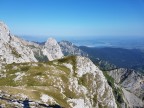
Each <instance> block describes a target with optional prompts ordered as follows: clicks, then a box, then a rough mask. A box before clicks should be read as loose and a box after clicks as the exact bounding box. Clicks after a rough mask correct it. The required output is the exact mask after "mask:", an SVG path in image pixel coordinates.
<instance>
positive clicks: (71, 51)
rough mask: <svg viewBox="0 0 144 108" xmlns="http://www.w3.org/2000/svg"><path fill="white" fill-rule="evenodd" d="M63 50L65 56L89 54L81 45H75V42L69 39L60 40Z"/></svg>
mask: <svg viewBox="0 0 144 108" xmlns="http://www.w3.org/2000/svg"><path fill="white" fill-rule="evenodd" d="M59 45H60V47H61V50H62V52H63V54H64V55H65V56H67V55H77V56H85V57H87V56H88V54H87V53H85V52H84V51H82V50H81V49H80V48H79V47H77V46H75V45H74V44H73V43H71V42H69V41H61V42H59Z"/></svg>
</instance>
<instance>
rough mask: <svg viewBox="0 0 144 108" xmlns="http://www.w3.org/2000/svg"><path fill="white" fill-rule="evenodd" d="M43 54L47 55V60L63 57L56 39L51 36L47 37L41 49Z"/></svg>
mask: <svg viewBox="0 0 144 108" xmlns="http://www.w3.org/2000/svg"><path fill="white" fill-rule="evenodd" d="M42 51H43V54H44V55H46V56H47V58H48V60H49V61H52V60H54V59H60V58H62V57H63V53H62V51H61V48H60V46H59V44H58V43H57V41H56V40H55V39H53V38H49V39H48V40H47V41H46V43H45V45H44V47H43V49H42Z"/></svg>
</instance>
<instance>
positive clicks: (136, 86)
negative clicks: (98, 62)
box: [107, 68, 144, 107]
mask: <svg viewBox="0 0 144 108" xmlns="http://www.w3.org/2000/svg"><path fill="white" fill-rule="evenodd" d="M107 73H108V74H109V75H110V76H111V77H113V78H114V80H115V82H116V83H117V84H119V85H120V86H122V88H123V89H122V91H123V93H124V97H125V98H126V100H127V101H128V103H129V106H130V107H133V106H135V107H143V106H144V104H143V102H142V101H143V98H144V76H143V75H142V74H140V73H138V72H135V71H134V70H131V69H124V68H120V69H115V70H111V71H108V72H107Z"/></svg>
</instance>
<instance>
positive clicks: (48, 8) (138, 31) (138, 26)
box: [0, 0, 144, 38]
mask: <svg viewBox="0 0 144 108" xmlns="http://www.w3.org/2000/svg"><path fill="white" fill-rule="evenodd" d="M0 20H2V21H4V22H5V23H6V24H7V25H8V26H9V28H10V30H11V32H12V33H13V34H15V35H21V36H24V35H25V36H35V37H37V38H41V37H42V36H43V37H49V36H54V37H70V36H71V37H72V36H74V37H77V36H78V37H80V38H83V37H97V36H115V37H116V36H143V37H144V0H0Z"/></svg>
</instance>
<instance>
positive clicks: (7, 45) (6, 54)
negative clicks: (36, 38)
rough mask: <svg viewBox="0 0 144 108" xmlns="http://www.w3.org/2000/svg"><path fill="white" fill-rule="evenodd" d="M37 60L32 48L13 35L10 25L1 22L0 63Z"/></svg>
mask: <svg viewBox="0 0 144 108" xmlns="http://www.w3.org/2000/svg"><path fill="white" fill-rule="evenodd" d="M13 62H15V63H22V62H37V60H36V58H35V57H34V54H33V52H32V50H31V49H30V48H28V47H26V46H25V45H24V44H23V43H22V42H21V40H20V39H19V38H18V37H16V36H14V35H12V34H11V33H10V31H9V29H8V27H7V26H6V25H5V24H4V23H3V22H0V63H1V64H2V63H7V64H10V63H13Z"/></svg>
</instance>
